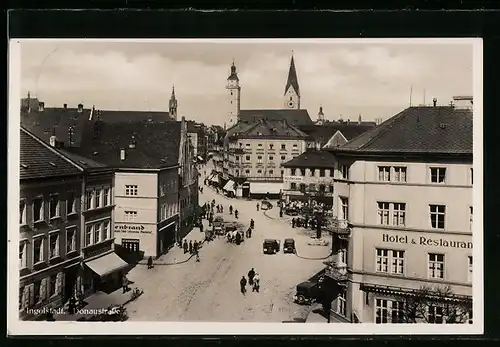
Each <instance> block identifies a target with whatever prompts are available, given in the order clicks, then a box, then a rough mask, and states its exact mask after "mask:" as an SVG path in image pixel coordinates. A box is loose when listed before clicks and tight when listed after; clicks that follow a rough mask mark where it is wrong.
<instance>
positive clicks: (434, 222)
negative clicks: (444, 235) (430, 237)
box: [429, 205, 446, 229]
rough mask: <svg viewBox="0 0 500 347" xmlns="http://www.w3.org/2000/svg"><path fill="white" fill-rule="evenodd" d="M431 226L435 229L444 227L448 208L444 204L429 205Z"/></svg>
mask: <svg viewBox="0 0 500 347" xmlns="http://www.w3.org/2000/svg"><path fill="white" fill-rule="evenodd" d="M429 209H430V217H431V227H432V228H433V229H444V220H445V212H446V208H445V206H444V205H429Z"/></svg>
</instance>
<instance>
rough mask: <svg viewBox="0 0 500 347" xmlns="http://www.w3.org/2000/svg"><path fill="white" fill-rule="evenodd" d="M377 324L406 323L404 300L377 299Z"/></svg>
mask: <svg viewBox="0 0 500 347" xmlns="http://www.w3.org/2000/svg"><path fill="white" fill-rule="evenodd" d="M375 312H376V318H375V323H376V324H387V323H389V324H394V323H404V318H403V317H404V311H403V302H401V301H393V300H385V299H376V300H375Z"/></svg>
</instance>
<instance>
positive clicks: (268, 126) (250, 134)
mask: <svg viewBox="0 0 500 347" xmlns="http://www.w3.org/2000/svg"><path fill="white" fill-rule="evenodd" d="M231 135H237V136H238V137H239V138H260V137H265V138H304V139H305V138H306V137H307V134H306V133H304V132H303V131H301V130H300V129H298V128H297V127H295V126H293V125H290V124H289V123H288V121H286V120H264V119H260V120H257V121H256V122H254V123H252V124H247V123H238V124H237V125H236V126H235V127H233V128H231V132H230V135H229V136H231Z"/></svg>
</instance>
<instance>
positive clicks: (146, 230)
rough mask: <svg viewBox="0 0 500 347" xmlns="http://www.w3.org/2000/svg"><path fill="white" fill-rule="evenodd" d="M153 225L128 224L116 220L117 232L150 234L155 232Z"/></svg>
mask: <svg viewBox="0 0 500 347" xmlns="http://www.w3.org/2000/svg"><path fill="white" fill-rule="evenodd" d="M153 227H154V226H153V225H144V224H126V223H116V222H115V233H134V234H150V233H152V232H153Z"/></svg>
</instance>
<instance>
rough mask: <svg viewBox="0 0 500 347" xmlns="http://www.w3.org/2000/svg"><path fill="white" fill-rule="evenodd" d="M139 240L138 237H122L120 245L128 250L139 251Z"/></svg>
mask: <svg viewBox="0 0 500 347" xmlns="http://www.w3.org/2000/svg"><path fill="white" fill-rule="evenodd" d="M139 246H140V245H139V240H138V239H122V247H123V248H125V249H126V250H128V251H129V252H132V253H135V252H139V249H140V248H139Z"/></svg>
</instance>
